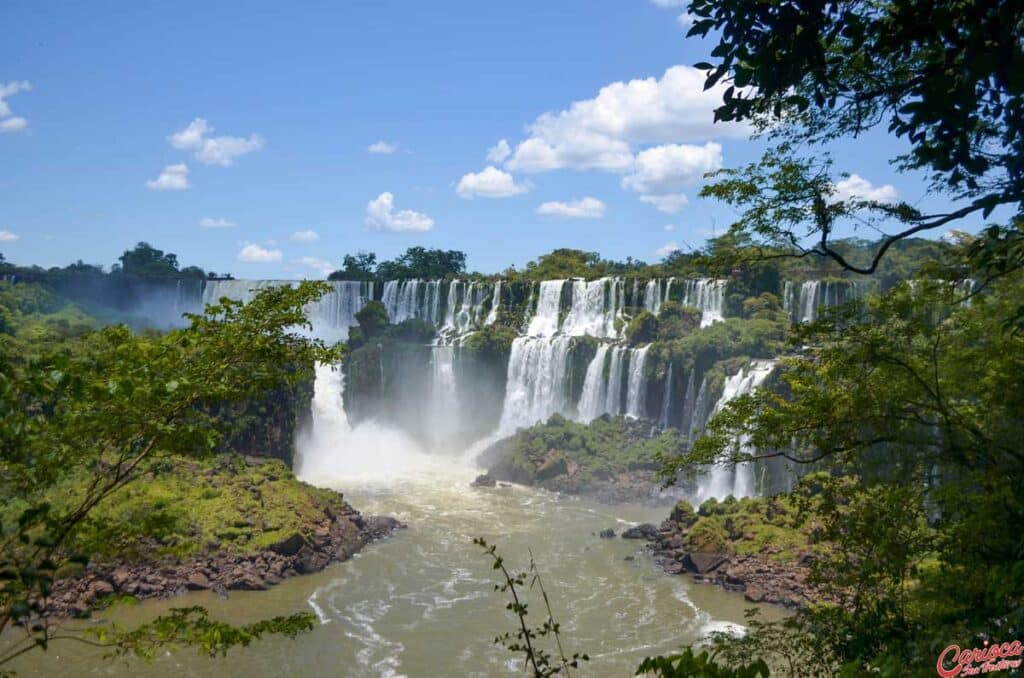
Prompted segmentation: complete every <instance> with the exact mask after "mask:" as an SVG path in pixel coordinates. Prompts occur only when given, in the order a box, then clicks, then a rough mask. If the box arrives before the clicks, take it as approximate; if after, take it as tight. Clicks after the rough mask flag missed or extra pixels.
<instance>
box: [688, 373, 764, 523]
mask: <svg viewBox="0 0 1024 678" xmlns="http://www.w3.org/2000/svg"><path fill="white" fill-rule="evenodd" d="M774 369H775V362H774V361H772V360H754V361H752V362H751V363H750V365H749V366H748V367H746V368H744V369H741V370H740V371H739V372H737V373H736V374H734V375H733V376H731V377H728V378H727V379H726V380H725V388H724V390H723V391H722V396H721V397H720V398H719V399H718V402H717V403H715V407H714V410H712V412H711V416H712V417H713V416H714V415H715V414H717V413H718V412H720V411H721V410H722V409H723V408H724V407H725V406H726V405H727V404H728V403H729V401H730V400H732V399H733V398H736V397H737V396H741V395H748V394H750V393H753V392H754V389H756V388H757V387H758V386H760V385H761V384H763V383H764V381H765V379H767V378H768V375H770V374H771V373H772V370H774ZM733 447H734V449H735V450H737V451H741V452H746V451H748V449H749V443H748V441H747V439H745V438H740V439H739V440H736V441H734V444H733ZM753 494H754V473H753V465H752V464H751V463H749V462H742V463H738V464H734V463H731V462H725V463H717V464H715V465H713V466H712V467H711V469H710V470H709V471H708V473H706V474H705V475H704V476H703V477H702V478H701V479H700V480H699V481H698V484H697V498H696V502H695V503H697V504H699V503H702V502H704V501H706V500H707V499H711V498H714V499H717V500H719V501H721V500H723V499H725V498H726V497H728V496H729V495H732V496H733V497H736V498H737V499H739V498H741V497H750V496H753Z"/></svg>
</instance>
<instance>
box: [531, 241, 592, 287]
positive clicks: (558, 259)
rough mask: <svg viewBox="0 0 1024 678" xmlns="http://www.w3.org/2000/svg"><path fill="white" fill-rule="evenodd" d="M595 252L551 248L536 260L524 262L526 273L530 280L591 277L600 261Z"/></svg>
mask: <svg viewBox="0 0 1024 678" xmlns="http://www.w3.org/2000/svg"><path fill="white" fill-rule="evenodd" d="M600 261H601V255H600V254H598V253H597V252H584V251H583V250H574V249H569V248H564V247H563V248H560V249H557V250H552V251H551V252H549V253H548V254H544V255H541V256H540V257H538V258H537V261H531V262H529V263H528V264H526V275H527V277H529V278H530V279H531V280H552V279H558V278H593V277H595V274H597V273H598V272H597V271H595V267H596V266H597V265H598V264H599V263H600Z"/></svg>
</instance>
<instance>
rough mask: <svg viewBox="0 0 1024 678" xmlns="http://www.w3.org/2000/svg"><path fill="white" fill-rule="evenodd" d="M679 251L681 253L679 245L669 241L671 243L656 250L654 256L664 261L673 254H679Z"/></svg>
mask: <svg viewBox="0 0 1024 678" xmlns="http://www.w3.org/2000/svg"><path fill="white" fill-rule="evenodd" d="M678 251H679V243H677V242H676V241H675V240H672V241H669V242H667V243H665V244H664V245H662V246H661V247H659V248H658V249H656V250H654V254H655V255H656V256H657V257H659V258H661V259H664V258H665V257H667V256H668V255H670V254H672V253H673V252H678Z"/></svg>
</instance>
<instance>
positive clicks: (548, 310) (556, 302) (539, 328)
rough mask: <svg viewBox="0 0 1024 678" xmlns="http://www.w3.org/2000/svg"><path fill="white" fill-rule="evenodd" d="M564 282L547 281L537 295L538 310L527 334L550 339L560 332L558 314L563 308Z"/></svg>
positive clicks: (532, 318)
mask: <svg viewBox="0 0 1024 678" xmlns="http://www.w3.org/2000/svg"><path fill="white" fill-rule="evenodd" d="M564 284H565V281H564V280H545V281H543V282H542V283H540V291H539V292H538V293H537V310H536V311H534V313H533V317H531V318H530V324H529V326H528V327H527V329H526V334H528V335H530V336H531V337H550V336H551V335H553V334H555V333H556V332H557V331H558V313H559V311H560V310H561V306H562V286H563V285H564Z"/></svg>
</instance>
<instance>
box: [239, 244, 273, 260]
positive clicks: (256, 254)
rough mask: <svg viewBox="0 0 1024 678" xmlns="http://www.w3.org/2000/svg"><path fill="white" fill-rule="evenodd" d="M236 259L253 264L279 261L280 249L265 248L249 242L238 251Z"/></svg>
mask: <svg viewBox="0 0 1024 678" xmlns="http://www.w3.org/2000/svg"><path fill="white" fill-rule="evenodd" d="M238 260H239V261H248V262H250V263H254V264H272V263H274V262H277V261H281V250H275V249H266V248H263V247H260V246H259V245H255V244H252V243H250V244H248V245H246V246H245V247H243V248H242V251H240V252H239V253H238Z"/></svg>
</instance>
